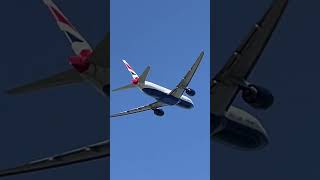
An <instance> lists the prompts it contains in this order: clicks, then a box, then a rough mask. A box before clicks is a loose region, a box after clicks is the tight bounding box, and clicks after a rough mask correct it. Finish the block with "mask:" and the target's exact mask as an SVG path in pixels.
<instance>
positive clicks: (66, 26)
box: [43, 0, 92, 56]
mask: <svg viewBox="0 0 320 180" xmlns="http://www.w3.org/2000/svg"><path fill="white" fill-rule="evenodd" d="M43 2H44V3H45V4H46V5H47V6H48V8H49V10H50V12H51V13H52V15H53V17H54V18H55V20H56V21H57V24H58V26H59V28H60V30H61V31H63V32H64V33H65V35H66V36H67V38H68V40H69V42H70V44H71V47H72V49H73V51H74V53H75V54H76V55H78V56H79V55H80V54H81V52H82V51H83V50H86V51H88V50H89V51H92V48H91V47H90V45H89V43H88V42H87V41H86V40H85V39H84V38H83V37H82V36H81V34H80V33H79V32H78V31H77V30H76V28H75V27H74V26H73V25H72V24H71V22H70V21H69V19H68V18H67V17H66V16H65V15H64V14H63V13H62V11H60V9H59V8H58V7H57V6H56V5H55V4H54V3H53V2H52V0H43Z"/></svg>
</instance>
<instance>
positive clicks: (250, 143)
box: [210, 0, 288, 150]
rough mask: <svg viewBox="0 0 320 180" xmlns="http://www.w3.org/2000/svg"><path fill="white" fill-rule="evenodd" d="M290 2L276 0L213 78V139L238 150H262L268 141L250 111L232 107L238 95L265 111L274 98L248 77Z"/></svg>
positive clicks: (260, 125)
mask: <svg viewBox="0 0 320 180" xmlns="http://www.w3.org/2000/svg"><path fill="white" fill-rule="evenodd" d="M287 4H288V0H275V1H274V2H273V4H272V5H271V6H270V8H269V9H268V11H267V12H266V13H265V15H264V16H263V18H262V19H261V20H260V21H259V22H258V23H256V24H255V26H254V28H253V30H252V31H251V33H250V34H249V36H247V38H246V39H244V41H243V42H242V43H241V44H240V46H239V47H238V48H237V49H236V50H235V51H234V53H233V54H232V55H231V57H230V59H229V60H228V61H227V63H226V64H225V65H224V67H223V68H222V69H221V70H220V71H219V72H218V73H217V74H216V75H215V76H214V78H213V79H212V80H211V87H210V94H211V97H210V98H211V99H210V101H211V109H210V113H211V115H210V118H211V125H210V126H211V127H210V129H211V135H210V138H211V142H212V143H215V142H219V143H222V144H226V145H228V146H231V147H233V148H236V149H239V150H259V149H263V148H264V147H265V146H266V145H267V144H268V143H269V139H268V135H267V132H266V130H265V129H264V127H263V126H262V124H261V123H260V121H259V120H258V119H257V118H255V117H254V116H252V115H251V114H249V113H248V112H246V111H244V110H242V109H240V108H238V107H235V106H232V103H233V101H234V99H235V98H236V96H237V94H238V93H240V91H241V93H242V94H241V97H242V99H243V100H244V102H246V103H247V104H248V105H250V106H251V107H252V108H255V109H261V110H266V109H268V108H270V107H271V106H272V104H273V101H274V97H273V95H272V93H271V92H270V91H269V90H267V89H266V88H264V87H262V86H259V85H256V84H253V83H250V82H249V81H248V80H247V79H248V77H249V75H250V73H251V72H252V70H253V68H254V67H255V65H256V63H257V61H258V59H259V57H260V56H261V54H262V52H263V50H264V48H265V47H266V45H267V43H268V41H269V39H270V37H271V35H272V33H273V31H274V29H275V28H276V26H277V24H278V22H279V20H280V18H281V16H282V14H283V13H284V11H285V9H286V7H287Z"/></svg>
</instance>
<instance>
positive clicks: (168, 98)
mask: <svg viewBox="0 0 320 180" xmlns="http://www.w3.org/2000/svg"><path fill="white" fill-rule="evenodd" d="M138 87H139V89H140V90H141V91H142V92H144V93H145V94H147V95H149V96H151V97H153V98H155V99H156V100H158V101H160V102H162V103H164V104H167V105H177V106H179V107H182V108H187V109H190V108H193V106H194V104H193V102H192V100H191V99H190V98H188V97H187V96H184V95H182V96H181V97H180V98H176V97H174V96H172V95H170V92H171V90H170V89H167V88H165V87H162V86H160V85H157V84H155V83H152V82H148V81H145V83H143V84H142V83H139V84H138Z"/></svg>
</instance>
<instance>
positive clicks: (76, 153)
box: [0, 140, 110, 177]
mask: <svg viewBox="0 0 320 180" xmlns="http://www.w3.org/2000/svg"><path fill="white" fill-rule="evenodd" d="M109 142H110V141H109V140H107V141H103V142H100V143H97V144H94V145H90V146H86V147H82V148H79V149H76V150H73V151H70V152H66V153H63V154H59V155H55V156H52V157H48V158H44V159H40V160H36V161H32V162H28V163H26V164H24V165H21V166H17V167H14V168H10V169H5V170H0V177H3V176H11V175H17V174H23V173H28V172H33V171H39V170H44V169H49V168H56V167H61V166H66V165H70V164H75V163H80V162H84V161H90V160H95V159H99V158H109V157H110V144H109Z"/></svg>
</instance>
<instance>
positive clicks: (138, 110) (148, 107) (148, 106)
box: [111, 101, 165, 117]
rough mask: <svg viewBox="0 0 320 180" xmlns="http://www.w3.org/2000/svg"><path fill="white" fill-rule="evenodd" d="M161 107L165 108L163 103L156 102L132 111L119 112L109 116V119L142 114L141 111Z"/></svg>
mask: <svg viewBox="0 0 320 180" xmlns="http://www.w3.org/2000/svg"><path fill="white" fill-rule="evenodd" d="M163 106H165V105H164V104H163V103H161V102H159V101H157V102H154V103H151V104H148V105H145V106H140V107H137V108H134V109H130V110H128V111H123V112H120V113H117V114H113V115H111V117H118V116H125V115H129V114H134V113H139V112H143V111H148V110H152V109H156V108H159V107H163Z"/></svg>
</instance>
